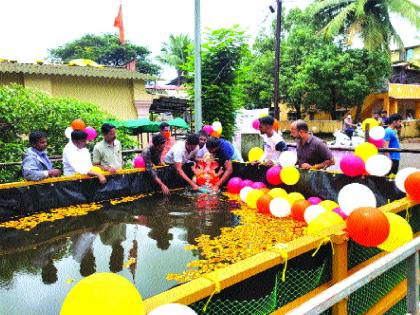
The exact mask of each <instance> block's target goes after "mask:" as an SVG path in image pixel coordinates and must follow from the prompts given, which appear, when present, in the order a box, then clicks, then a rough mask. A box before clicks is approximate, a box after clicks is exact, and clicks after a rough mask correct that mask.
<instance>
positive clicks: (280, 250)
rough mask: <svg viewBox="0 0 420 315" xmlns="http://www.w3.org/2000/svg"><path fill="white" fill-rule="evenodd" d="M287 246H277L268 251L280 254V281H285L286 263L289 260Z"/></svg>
mask: <svg viewBox="0 0 420 315" xmlns="http://www.w3.org/2000/svg"><path fill="white" fill-rule="evenodd" d="M286 248H287V245H283V244H277V245H276V246H274V247H272V248H270V251H272V252H275V253H277V254H280V257H281V258H282V259H283V261H284V265H283V271H282V272H281V281H282V282H285V281H286V270H287V261H288V259H289V253H288V252H287V250H286Z"/></svg>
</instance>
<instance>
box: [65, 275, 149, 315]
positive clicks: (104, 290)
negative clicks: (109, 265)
mask: <svg viewBox="0 0 420 315" xmlns="http://www.w3.org/2000/svg"><path fill="white" fill-rule="evenodd" d="M145 313H146V312H145V309H144V305H143V300H142V298H141V296H140V294H139V292H138V291H137V289H136V287H135V286H134V285H133V284H132V283H131V282H130V281H128V280H127V279H126V278H124V277H123V276H120V275H117V274H115V273H111V272H102V273H94V274H93V275H90V276H89V277H86V278H84V279H82V280H81V281H79V282H78V283H77V284H76V285H75V286H74V287H73V288H72V289H71V290H70V292H69V293H68V294H67V296H66V298H65V300H64V303H63V306H62V307H61V312H60V315H74V314H78V315H114V314H139V315H144V314H145Z"/></svg>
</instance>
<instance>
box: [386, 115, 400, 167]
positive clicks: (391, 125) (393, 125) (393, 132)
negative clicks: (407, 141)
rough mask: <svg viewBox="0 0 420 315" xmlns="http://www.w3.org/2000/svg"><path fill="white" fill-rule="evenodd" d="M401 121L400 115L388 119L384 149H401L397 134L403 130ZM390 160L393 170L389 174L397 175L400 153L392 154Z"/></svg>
mask: <svg viewBox="0 0 420 315" xmlns="http://www.w3.org/2000/svg"><path fill="white" fill-rule="evenodd" d="M401 120H402V117H401V115H400V114H392V115H391V116H389V117H388V128H386V129H385V137H384V140H385V144H384V148H395V149H399V148H400V141H399V140H398V133H397V132H398V130H400V129H401V126H402V125H401ZM389 158H390V159H391V161H392V168H391V171H390V172H389V174H391V173H392V174H397V172H398V167H399V164H400V152H390V153H389Z"/></svg>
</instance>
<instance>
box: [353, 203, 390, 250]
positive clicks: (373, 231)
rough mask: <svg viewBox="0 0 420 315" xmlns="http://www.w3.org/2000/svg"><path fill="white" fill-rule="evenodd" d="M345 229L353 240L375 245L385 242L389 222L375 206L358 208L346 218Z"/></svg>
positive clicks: (370, 245)
mask: <svg viewBox="0 0 420 315" xmlns="http://www.w3.org/2000/svg"><path fill="white" fill-rule="evenodd" d="M347 231H348V233H349V235H350V237H351V239H352V240H353V241H355V242H356V243H358V244H360V245H363V246H367V247H375V246H378V245H379V244H381V243H383V242H385V240H386V239H387V237H388V235H389V222H388V219H387V218H386V216H385V214H384V213H383V212H382V211H381V210H378V209H377V208H371V207H365V208H358V209H356V210H354V211H353V212H352V213H350V215H349V217H348V218H347Z"/></svg>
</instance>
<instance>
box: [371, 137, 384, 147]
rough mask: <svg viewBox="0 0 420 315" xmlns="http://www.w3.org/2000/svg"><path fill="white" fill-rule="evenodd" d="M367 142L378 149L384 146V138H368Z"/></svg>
mask: <svg viewBox="0 0 420 315" xmlns="http://www.w3.org/2000/svg"><path fill="white" fill-rule="evenodd" d="M369 142H370V143H372V144H373V145H374V146H375V147H377V148H378V149H380V148H382V147H383V146H384V143H385V140H384V139H379V140H375V139H372V138H369Z"/></svg>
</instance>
